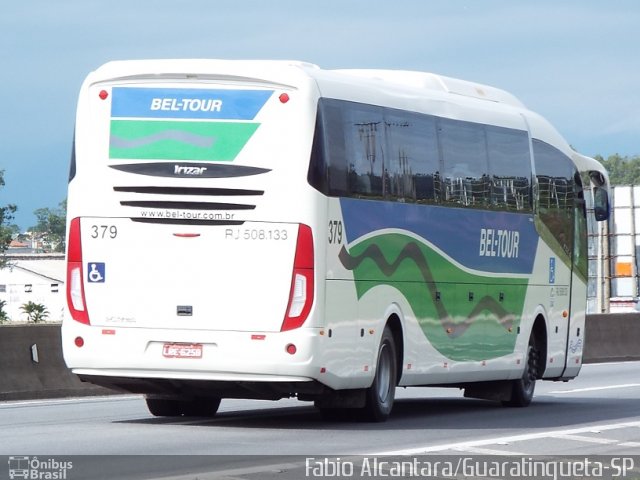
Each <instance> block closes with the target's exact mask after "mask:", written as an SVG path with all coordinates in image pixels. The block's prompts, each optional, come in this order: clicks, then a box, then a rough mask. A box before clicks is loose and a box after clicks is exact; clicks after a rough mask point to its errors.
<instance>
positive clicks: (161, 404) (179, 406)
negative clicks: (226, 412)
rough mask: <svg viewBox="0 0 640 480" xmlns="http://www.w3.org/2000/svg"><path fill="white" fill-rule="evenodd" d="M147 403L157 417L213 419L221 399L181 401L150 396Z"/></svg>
mask: <svg viewBox="0 0 640 480" xmlns="http://www.w3.org/2000/svg"><path fill="white" fill-rule="evenodd" d="M145 401H146V402H147V408H148V409H149V412H150V413H151V415H153V416H155V417H179V416H181V415H184V416H185V417H213V416H214V415H215V414H216V413H217V411H218V407H219V406H220V399H219V398H215V397H195V398H190V399H181V398H167V397H153V396H149V397H146V398H145Z"/></svg>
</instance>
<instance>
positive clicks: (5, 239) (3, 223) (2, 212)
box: [0, 170, 17, 268]
mask: <svg viewBox="0 0 640 480" xmlns="http://www.w3.org/2000/svg"><path fill="white" fill-rule="evenodd" d="M2 187H4V170H0V188H2ZM16 210H17V207H16V206H15V205H12V204H9V205H6V206H4V207H0V268H3V267H4V266H5V263H6V260H5V258H4V255H3V254H4V252H5V250H6V249H7V247H8V246H9V244H10V243H11V238H12V235H13V229H12V228H11V227H10V226H9V225H8V222H9V220H11V219H13V214H14V213H15V212H16Z"/></svg>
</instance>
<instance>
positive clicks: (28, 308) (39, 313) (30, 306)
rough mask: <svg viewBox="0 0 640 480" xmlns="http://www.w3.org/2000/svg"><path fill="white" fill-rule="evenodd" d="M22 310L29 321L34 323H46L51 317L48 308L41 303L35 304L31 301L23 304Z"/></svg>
mask: <svg viewBox="0 0 640 480" xmlns="http://www.w3.org/2000/svg"><path fill="white" fill-rule="evenodd" d="M20 310H22V311H23V312H24V313H26V314H27V320H28V321H29V322H33V323H40V322H44V321H45V320H46V319H47V317H48V316H49V311H48V310H47V307H45V306H44V305H43V304H41V303H35V302H32V301H29V302H27V303H25V304H23V305H22V306H21V307H20Z"/></svg>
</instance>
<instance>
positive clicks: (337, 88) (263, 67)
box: [86, 59, 573, 156]
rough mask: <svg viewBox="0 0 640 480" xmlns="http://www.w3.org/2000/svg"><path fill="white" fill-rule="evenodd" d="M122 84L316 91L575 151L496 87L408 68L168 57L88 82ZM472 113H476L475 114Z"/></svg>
mask: <svg viewBox="0 0 640 480" xmlns="http://www.w3.org/2000/svg"><path fill="white" fill-rule="evenodd" d="M122 80H126V81H129V80H133V81H138V80H139V81H145V80H149V81H161V80H179V81H180V80H192V81H195V82H197V81H214V82H217V81H222V82H243V83H244V82H246V83H250V84H254V85H263V86H265V87H276V88H278V87H280V88H290V89H294V90H295V89H300V88H303V87H304V86H307V87H313V86H315V87H317V89H318V90H319V92H320V93H319V94H320V96H328V97H330V98H339V99H343V100H351V101H355V102H361V103H370V104H374V105H382V106H388V107H394V108H401V109H407V110H413V111H417V112H422V113H429V112H431V111H433V109H434V108H435V110H436V111H438V112H440V114H441V115H445V116H452V117H453V118H460V119H468V120H469V121H487V122H489V123H495V124H498V125H501V126H505V127H512V128H525V127H524V126H523V124H522V121H521V120H518V119H522V118H524V119H525V121H526V128H528V129H529V130H530V131H531V134H532V136H533V137H534V138H539V139H541V140H543V141H545V142H547V143H549V144H552V145H554V146H555V147H556V148H559V149H560V150H562V151H563V152H564V153H565V154H567V155H568V156H572V153H573V149H572V148H571V147H570V146H569V144H568V143H567V142H566V140H565V139H564V138H563V137H562V136H561V135H560V134H559V133H558V132H557V130H556V129H555V128H554V127H553V126H552V125H551V124H550V123H549V122H548V121H547V120H546V119H544V118H543V117H542V116H540V115H538V114H536V113H535V112H533V111H531V110H528V109H527V107H526V106H525V105H524V104H523V103H522V102H521V101H520V100H519V99H518V98H516V97H515V96H514V95H512V94H511V93H509V92H506V91H505V90H501V89H499V88H496V87H492V86H488V85H483V84H480V83H475V82H469V81H466V80H460V79H455V78H450V77H446V76H442V75H437V74H434V73H429V72H418V71H407V70H376V69H338V70H325V69H322V68H320V67H319V66H317V65H315V64H312V63H307V62H301V61H295V60H216V59H177V60H176V59H165V60H127V61H114V62H109V63H107V64H105V65H103V66H101V67H100V68H98V69H97V70H96V71H95V72H93V73H92V74H91V75H90V76H89V77H88V78H87V80H86V83H88V84H93V83H97V82H112V81H115V82H117V81H122ZM472 112H475V114H473V115H472Z"/></svg>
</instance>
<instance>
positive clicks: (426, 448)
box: [369, 421, 640, 456]
mask: <svg viewBox="0 0 640 480" xmlns="http://www.w3.org/2000/svg"><path fill="white" fill-rule="evenodd" d="M630 427H640V421H636V422H622V423H611V424H605V425H591V426H589V427H582V428H571V429H567V430H547V431H544V432H537V433H528V434H522V435H512V436H506V437H493V438H485V439H483V440H471V441H467V442H456V443H446V444H441V445H423V446H418V447H413V448H405V449H402V450H391V451H386V452H377V453H370V454H369V455H372V456H373V455H379V456H383V455H420V454H423V453H433V452H442V451H443V450H456V449H460V448H461V449H465V448H468V447H483V446H487V445H496V444H498V443H500V442H507V443H511V442H522V441H526V440H536V439H540V438H549V437H551V436H553V435H575V434H581V433H589V432H593V431H594V429H597V430H598V431H605V430H617V429H620V428H630Z"/></svg>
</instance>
